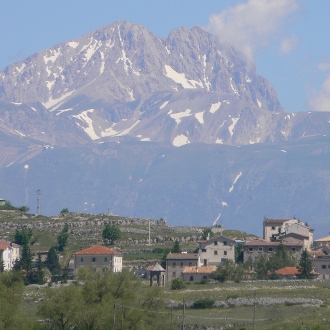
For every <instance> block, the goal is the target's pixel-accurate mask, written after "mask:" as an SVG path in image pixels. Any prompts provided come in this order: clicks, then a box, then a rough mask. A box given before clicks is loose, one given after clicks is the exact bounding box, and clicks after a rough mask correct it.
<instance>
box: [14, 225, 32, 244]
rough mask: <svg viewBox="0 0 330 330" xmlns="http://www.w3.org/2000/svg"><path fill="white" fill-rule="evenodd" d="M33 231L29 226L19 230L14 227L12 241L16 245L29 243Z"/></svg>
mask: <svg viewBox="0 0 330 330" xmlns="http://www.w3.org/2000/svg"><path fill="white" fill-rule="evenodd" d="M32 235H33V232H32V229H31V228H23V229H21V230H18V229H16V230H15V235H14V243H16V244H18V245H24V244H29V243H30V241H31V238H32Z"/></svg>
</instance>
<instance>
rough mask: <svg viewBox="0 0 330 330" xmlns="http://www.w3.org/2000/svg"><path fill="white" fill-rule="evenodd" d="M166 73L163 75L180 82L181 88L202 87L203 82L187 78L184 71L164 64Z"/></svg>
mask: <svg viewBox="0 0 330 330" xmlns="http://www.w3.org/2000/svg"><path fill="white" fill-rule="evenodd" d="M165 70H166V74H165V76H166V77H168V78H170V79H172V80H173V81H174V82H175V83H177V84H181V86H182V87H183V88H186V89H189V88H190V89H192V88H197V87H200V88H203V84H202V83H201V82H198V81H196V80H189V79H187V78H186V75H185V74H184V73H178V72H176V71H175V70H174V69H172V68H171V67H170V66H169V65H166V64H165Z"/></svg>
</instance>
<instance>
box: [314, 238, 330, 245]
mask: <svg viewBox="0 0 330 330" xmlns="http://www.w3.org/2000/svg"><path fill="white" fill-rule="evenodd" d="M314 245H315V247H316V248H317V247H320V246H323V245H330V236H327V237H322V238H319V239H317V240H315V241H314Z"/></svg>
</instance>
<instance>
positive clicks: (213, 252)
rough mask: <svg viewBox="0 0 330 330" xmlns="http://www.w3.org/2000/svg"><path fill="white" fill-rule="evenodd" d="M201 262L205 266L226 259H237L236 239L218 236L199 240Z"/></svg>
mask: <svg viewBox="0 0 330 330" xmlns="http://www.w3.org/2000/svg"><path fill="white" fill-rule="evenodd" d="M199 256H200V263H201V264H202V265H203V266H211V265H216V266H217V265H220V263H221V262H223V261H226V260H232V261H234V260H235V240H233V239H230V238H227V237H225V236H218V237H214V238H210V239H208V240H203V241H199Z"/></svg>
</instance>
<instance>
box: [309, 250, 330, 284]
mask: <svg viewBox="0 0 330 330" xmlns="http://www.w3.org/2000/svg"><path fill="white" fill-rule="evenodd" d="M309 257H310V259H311V261H312V267H313V268H314V271H315V272H316V273H318V277H319V278H320V279H322V280H329V279H330V245H322V246H320V247H318V248H316V249H314V250H312V251H310V252H309Z"/></svg>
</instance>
